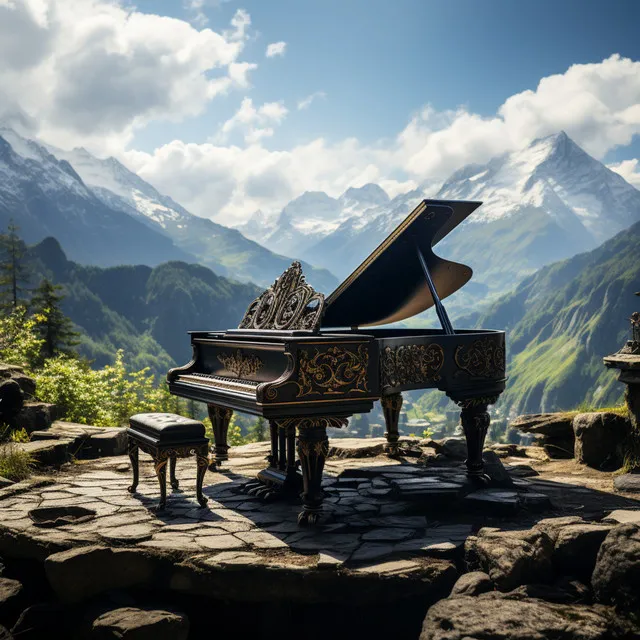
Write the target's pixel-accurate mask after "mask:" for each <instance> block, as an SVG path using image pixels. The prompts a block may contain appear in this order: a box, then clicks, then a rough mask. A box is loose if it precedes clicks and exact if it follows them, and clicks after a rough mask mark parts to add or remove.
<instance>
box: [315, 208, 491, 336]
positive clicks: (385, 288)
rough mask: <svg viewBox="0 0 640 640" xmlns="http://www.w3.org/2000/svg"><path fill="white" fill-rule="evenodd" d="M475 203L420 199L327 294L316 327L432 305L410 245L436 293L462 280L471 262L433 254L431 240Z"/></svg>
mask: <svg viewBox="0 0 640 640" xmlns="http://www.w3.org/2000/svg"><path fill="white" fill-rule="evenodd" d="M481 204H482V203H481V202H465V201H450V200H423V201H422V202H421V203H420V204H419V205H418V206H417V207H416V208H415V209H414V210H413V211H412V212H411V213H410V214H409V215H408V216H407V217H406V218H405V219H404V220H403V221H402V223H401V224H399V225H398V227H396V229H395V230H394V231H393V232H392V233H391V234H390V235H389V236H388V237H387V239H386V240H385V241H384V242H382V244H380V246H379V247H378V248H377V249H375V251H373V253H371V255H370V256H369V257H368V258H367V259H366V260H364V262H362V264H361V265H360V266H359V267H358V268H357V269H356V270H355V271H354V272H353V273H352V274H351V275H350V276H349V277H348V278H347V279H346V280H344V282H342V284H340V285H339V286H338V288H337V289H336V290H335V291H334V292H333V293H332V294H331V295H330V296H329V297H328V298H327V300H326V307H325V311H324V315H323V318H322V324H321V326H322V328H327V327H366V326H375V325H381V324H388V323H391V322H398V321H399V320H404V319H406V318H410V317H411V316H414V315H416V314H418V313H421V312H422V311H425V310H426V309H429V308H430V307H432V306H433V304H434V302H433V298H432V296H431V293H430V291H429V288H428V286H427V283H426V281H425V277H424V273H423V270H422V267H421V265H420V261H419V259H418V254H417V249H416V245H417V247H419V248H420V251H421V253H422V255H423V256H424V259H425V261H426V263H427V266H428V267H429V271H430V272H431V276H432V279H433V282H434V284H435V288H436V291H437V293H438V296H439V297H440V298H441V299H444V298H446V297H447V296H449V295H451V294H452V293H454V292H455V291H457V290H458V289H460V287H462V286H464V285H465V284H466V283H467V282H468V281H469V280H470V279H471V275H472V273H473V272H472V270H471V268H470V267H467V266H466V265H463V264H458V263H456V262H450V261H449V260H444V259H443V258H439V257H438V256H436V255H435V254H434V253H433V250H432V246H434V245H435V244H437V243H438V242H439V241H440V240H442V238H444V237H445V236H446V235H447V234H448V233H449V232H450V231H452V230H453V229H454V228H455V227H456V226H458V225H459V224H460V223H461V222H462V221H463V220H464V219H465V218H466V217H467V216H469V215H470V214H471V213H472V212H473V211H475V209H477V208H478V207H479V206H480V205H481Z"/></svg>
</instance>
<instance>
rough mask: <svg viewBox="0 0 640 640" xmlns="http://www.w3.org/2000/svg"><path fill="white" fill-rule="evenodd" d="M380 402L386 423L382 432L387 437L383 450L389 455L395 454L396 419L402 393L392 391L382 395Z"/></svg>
mask: <svg viewBox="0 0 640 640" xmlns="http://www.w3.org/2000/svg"><path fill="white" fill-rule="evenodd" d="M380 404H381V405H382V413H383V414H384V421H385V424H386V425H387V431H386V433H385V434H384V435H385V438H386V439H387V446H386V447H385V450H386V453H387V455H389V456H390V457H393V456H397V455H398V440H399V438H400V434H399V433H398V420H399V419H400V410H401V409H402V394H401V393H392V394H390V395H388V396H382V398H380Z"/></svg>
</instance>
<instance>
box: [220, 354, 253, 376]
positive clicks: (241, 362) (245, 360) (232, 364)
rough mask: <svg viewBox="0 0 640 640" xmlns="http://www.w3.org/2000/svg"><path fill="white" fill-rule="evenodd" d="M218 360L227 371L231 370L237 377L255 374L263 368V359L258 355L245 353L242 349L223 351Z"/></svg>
mask: <svg viewBox="0 0 640 640" xmlns="http://www.w3.org/2000/svg"><path fill="white" fill-rule="evenodd" d="M218 360H219V361H220V363H221V364H222V366H223V367H224V368H225V369H226V370H227V371H231V373H233V374H234V375H235V376H236V377H237V378H246V377H248V376H253V375H255V374H256V373H258V371H259V370H260V369H262V360H260V358H258V356H256V355H245V354H244V353H243V352H242V349H238V350H237V351H236V352H235V353H230V354H228V353H221V354H219V355H218Z"/></svg>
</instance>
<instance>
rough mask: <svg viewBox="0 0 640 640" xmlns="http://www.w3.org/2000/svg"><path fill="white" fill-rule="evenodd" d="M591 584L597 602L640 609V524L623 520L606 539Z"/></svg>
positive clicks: (631, 609) (629, 609) (628, 608)
mask: <svg viewBox="0 0 640 640" xmlns="http://www.w3.org/2000/svg"><path fill="white" fill-rule="evenodd" d="M591 586H592V587H593V591H594V593H595V596H596V600H597V601H598V602H602V603H605V604H614V605H616V606H617V607H620V608H621V609H623V610H626V611H629V612H634V611H635V612H636V613H637V612H638V611H640V526H639V525H637V524H620V525H618V526H616V527H614V528H613V529H612V530H611V531H610V532H609V534H608V535H607V537H606V538H605V539H604V542H603V543H602V545H601V547H600V551H599V552H598V559H597V561H596V566H595V569H594V570H593V576H592V577H591Z"/></svg>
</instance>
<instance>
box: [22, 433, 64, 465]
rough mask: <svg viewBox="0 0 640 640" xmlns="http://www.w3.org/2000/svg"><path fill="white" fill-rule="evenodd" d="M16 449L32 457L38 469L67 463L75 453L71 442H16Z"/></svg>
mask: <svg viewBox="0 0 640 640" xmlns="http://www.w3.org/2000/svg"><path fill="white" fill-rule="evenodd" d="M13 446H14V447H15V448H16V449H20V450H21V451H25V452H26V453H28V454H29V455H31V456H32V457H33V460H34V464H35V465H36V466H39V467H48V466H58V465H61V464H63V463H65V462H69V460H71V457H72V456H73V455H74V453H75V449H74V441H73V440H67V439H65V440H38V441H36V442H16V443H15V444H14V445H13Z"/></svg>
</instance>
